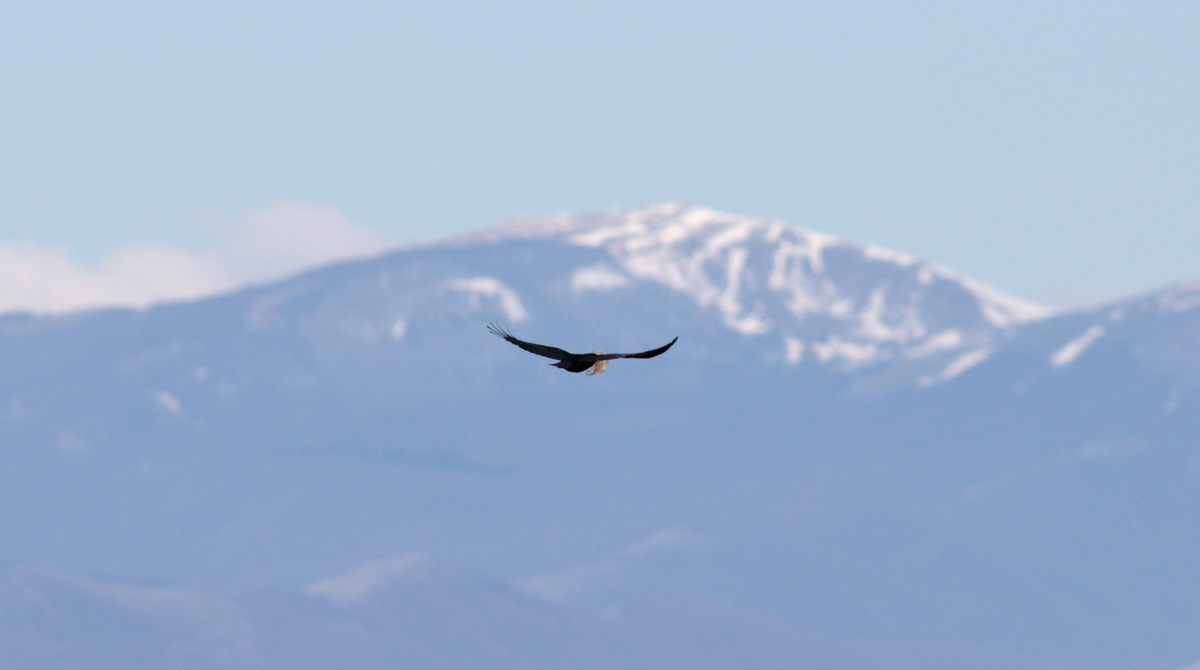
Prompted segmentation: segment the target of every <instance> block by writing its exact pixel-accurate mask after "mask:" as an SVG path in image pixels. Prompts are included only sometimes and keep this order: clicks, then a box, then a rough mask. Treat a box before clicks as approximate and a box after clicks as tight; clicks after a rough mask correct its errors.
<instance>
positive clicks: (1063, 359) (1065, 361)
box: [1050, 323, 1104, 368]
mask: <svg viewBox="0 0 1200 670" xmlns="http://www.w3.org/2000/svg"><path fill="white" fill-rule="evenodd" d="M1102 335H1104V326H1102V325H1100V324H1098V323H1097V324H1096V325H1094V326H1092V327H1091V328H1088V329H1087V330H1086V331H1084V333H1083V334H1082V335H1080V336H1079V337H1077V338H1075V339H1073V340H1071V341H1070V342H1067V343H1066V345H1064V346H1063V348H1061V349H1059V350H1058V351H1056V352H1054V355H1053V356H1051V357H1050V364H1051V365H1053V366H1054V367H1056V368H1061V367H1066V366H1067V365H1070V364H1071V362H1072V361H1074V360H1075V359H1076V358H1079V355H1080V354H1082V353H1083V352H1084V351H1087V348H1088V347H1090V346H1092V343H1093V342H1095V341H1096V340H1098V339H1100V336H1102Z"/></svg>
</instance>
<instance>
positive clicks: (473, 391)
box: [0, 205, 1200, 670]
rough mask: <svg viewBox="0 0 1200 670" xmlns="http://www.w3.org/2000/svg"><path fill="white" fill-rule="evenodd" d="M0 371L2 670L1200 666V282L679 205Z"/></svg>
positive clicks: (25, 359) (247, 301) (66, 334)
mask: <svg viewBox="0 0 1200 670" xmlns="http://www.w3.org/2000/svg"><path fill="white" fill-rule="evenodd" d="M491 321H498V322H500V323H502V324H504V325H505V326H507V327H508V328H509V329H511V331H512V332H513V334H514V335H516V336H517V337H519V338H521V339H524V340H529V341H533V342H539V343H546V344H551V345H553V346H557V347H561V348H563V349H566V350H568V351H574V352H586V351H592V350H598V349H602V350H605V351H628V352H634V351H643V350H646V349H649V348H652V347H657V346H660V345H661V344H662V343H664V342H668V341H670V340H671V338H673V337H675V336H678V337H679V340H678V342H677V343H676V344H675V345H674V347H673V348H672V349H671V350H670V351H669V352H667V353H666V354H664V355H662V356H659V357H657V358H654V359H651V360H647V361H625V360H616V361H613V362H612V364H611V365H610V367H609V368H608V371H607V373H606V374H604V375H598V376H595V377H592V378H586V377H585V376H584V375H570V374H564V373H563V372H562V371H560V370H557V369H555V368H553V367H551V366H549V365H546V362H547V361H546V360H545V359H540V358H537V357H533V356H530V355H529V354H527V353H525V352H522V351H520V350H518V349H517V348H515V347H513V346H512V345H509V344H507V343H505V342H503V341H501V340H500V339H498V338H495V337H492V336H491V335H489V334H488V333H487V331H486V330H485V326H486V324H488V323H489V322H491ZM0 372H2V374H0V435H2V439H3V448H2V449H0V459H3V462H2V467H0V505H2V506H3V509H4V510H5V511H4V513H3V514H0V537H2V538H3V539H4V542H3V544H2V545H0V546H2V551H3V553H2V554H0V559H2V560H3V561H4V562H5V563H6V564H7V565H8V566H9V567H7V568H4V569H3V571H0V666H9V665H11V666H13V667H29V668H41V667H45V668H50V667H62V666H64V664H65V665H70V664H72V663H74V662H75V660H77V659H80V658H88V659H92V666H93V667H107V666H105V665H104V664H105V663H108V664H109V665H111V666H112V667H188V668H191V667H195V668H209V667H213V668H215V667H222V668H242V667H245V668H260V667H261V668H266V667H313V668H317V667H344V662H345V660H346V659H357V661H356V662H360V663H361V664H366V665H369V664H371V663H395V664H399V665H403V666H405V667H429V668H435V667H436V668H441V667H446V668H450V667H458V668H463V667H467V668H471V667H479V668H483V667H495V668H503V667H513V668H542V667H545V668H551V667H597V668H599V667H629V668H660V667H668V666H673V665H678V666H686V667H696V668H714V669H715V668H746V667H761V668H777V667H778V668H793V667H802V668H807V667H814V668H816V667H820V668H847V669H850V668H862V669H867V668H898V667H899V668H904V667H913V668H918V667H919V668H941V667H944V668H978V669H980V670H982V669H983V668H1026V667H1027V668H1035V667H1036V668H1094V669H1097V670H1106V669H1113V670H1115V669H1117V668H1122V669H1126V668H1135V669H1140V668H1145V669H1147V670H1150V669H1156V670H1158V669H1161V670H1172V669H1176V668H1181V667H1184V666H1186V665H1188V664H1189V663H1192V662H1195V661H1196V660H1197V659H1200V627H1198V626H1197V622H1198V621H1200V606H1197V605H1196V603H1197V602H1200V576H1198V575H1200V572H1198V571H1197V570H1196V569H1195V567H1194V563H1195V559H1194V557H1195V556H1196V555H1197V554H1198V553H1200V523H1198V522H1200V420H1198V419H1197V417H1200V393H1198V389H1200V283H1197V284H1181V285H1178V286H1174V287H1170V288H1167V289H1164V290H1162V291H1158V292H1155V293H1151V294H1147V295H1143V296H1138V297H1135V298H1132V299H1128V300H1123V301H1119V302H1114V303H1112V304H1108V305H1104V306H1101V307H1097V308H1094V309H1086V310H1080V311H1074V312H1069V313H1060V314H1051V313H1050V312H1049V311H1047V310H1045V309H1043V308H1040V307H1038V306H1036V305H1032V304H1029V303H1026V302H1024V301H1021V300H1018V299H1016V298H1013V297H1010V296H1006V295H1004V294H1003V293H1001V292H998V291H995V290H992V289H989V288H988V287H985V286H982V285H980V284H978V283H975V282H973V281H970V280H968V279H966V278H964V277H960V276H958V275H955V274H954V273H951V272H948V271H946V270H944V269H941V268H938V267H937V266H934V265H931V264H928V263H923V262H920V261H917V260H914V259H911V258H908V257H905V256H902V255H899V254H895V253H891V252H887V251H884V250H880V249H876V248H872V247H867V246H862V245H857V244H852V243H849V242H845V241H841V240H838V239H835V238H832V237H829V236H826V235H821V234H818V233H814V232H810V231H806V230H803V229H800V228H796V227H793V226H789V225H785V224H782V223H774V222H767V221H759V220H755V219H749V218H746V217H740V216H735V215H730V214H723V213H719V212H713V211H710V210H705V209H701V208H693V207H682V206H674V205H664V206H659V207H654V208H649V209H645V210H640V211H633V212H607V213H601V214H596V215H590V216H569V215H559V216H552V217H543V218H537V219H530V220H526V221H519V222H516V223H512V224H507V225H503V226H498V227H495V228H491V229H488V230H485V231H483V232H481V233H479V234H476V235H472V236H468V237H463V238H457V239H452V240H448V241H443V242H438V243H433V244H428V245H423V246H419V247H412V248H408V249H402V250H398V251H394V252H390V253H387V254H384V255H382V256H379V257H376V258H371V259H365V260H359V261H353V262H346V263H339V264H336V265H332V266H328V267H325V268H321V269H318V270H315V271H311V272H307V273H305V274H302V275H299V276H296V277H293V278H290V279H288V280H285V281H281V282H277V283H272V284H269V285H262V286H255V287H251V288H246V289H243V290H239V291H237V292H234V293H230V294H227V295H221V296H215V297H211V298H207V299H204V300H200V301H196V302H191V303H177V304H165V305H158V306H155V307H151V308H148V309H145V310H142V311H133V310H124V309H112V310H98V311H91V312H83V313H77V314H71V315H67V316H60V317H35V316H31V315H23V314H11V315H7V316H3V317H0ZM130 650H135V651H130ZM72 654H75V655H74V656H73V655H72ZM105 654H108V656H105ZM130 654H133V655H130ZM73 659H75V660H73ZM97 659H100V660H97ZM103 659H110V660H103ZM137 659H142V660H137ZM139 663H140V664H141V665H139Z"/></svg>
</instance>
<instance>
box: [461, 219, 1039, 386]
mask: <svg viewBox="0 0 1200 670" xmlns="http://www.w3.org/2000/svg"><path fill="white" fill-rule="evenodd" d="M512 239H553V240H557V241H560V242H563V243H566V244H569V245H573V246H579V247H587V248H594V249H601V250H603V251H605V252H606V253H607V260H606V261H605V262H602V263H598V264H594V265H588V266H584V267H580V268H578V269H577V270H576V271H575V273H574V275H573V276H572V278H571V285H572V287H574V289H575V290H576V291H578V292H581V293H583V292H605V291H612V290H621V289H626V288H629V287H631V286H633V285H634V284H635V283H636V282H640V281H644V282H654V283H656V284H659V285H662V286H665V287H668V288H669V289H671V290H673V291H677V292H680V293H684V294H686V295H688V296H690V297H691V298H692V299H694V300H695V301H696V303H698V305H699V306H700V307H701V308H703V309H710V310H714V311H715V312H716V313H717V314H718V315H719V316H720V319H721V321H722V322H723V323H724V325H725V326H726V327H727V328H729V329H731V330H733V331H735V332H737V333H740V334H741V335H744V336H747V337H761V338H766V339H768V340H774V342H775V344H774V346H773V349H772V353H770V354H769V355H768V357H769V358H771V359H773V360H777V361H779V362H782V363H790V364H795V363H800V362H801V361H803V360H806V359H809V360H815V361H817V362H819V363H822V364H829V365H833V366H835V367H837V368H840V369H845V370H852V369H859V368H863V367H867V366H871V365H874V364H878V363H883V362H886V361H904V360H916V359H928V363H929V364H930V365H934V366H935V367H936V368H937V369H936V370H935V369H930V370H926V371H925V372H923V373H922V375H923V376H922V379H924V380H925V382H923V383H930V382H933V381H937V380H945V379H949V378H951V377H953V376H955V375H956V374H958V373H959V372H962V371H963V370H965V369H967V368H968V367H971V365H974V364H975V363H978V362H981V361H982V360H984V359H985V358H987V355H988V354H989V353H990V351H991V350H992V349H993V348H994V344H995V341H996V340H997V338H999V337H1001V336H1002V335H1003V334H1004V333H1005V332H1007V331H1008V330H1009V329H1010V328H1011V327H1012V326H1014V325H1017V324H1020V323H1024V322H1028V321H1032V320H1036V319H1040V318H1043V317H1045V316H1048V315H1049V314H1050V311H1049V310H1048V309H1046V308H1043V307H1041V306H1038V305H1035V304H1032V303H1029V302H1026V301H1023V300H1020V299H1018V298H1014V297H1012V296H1009V295H1007V294H1004V293H1003V292H1001V291H998V290H996V289H993V288H990V287H987V286H984V285H982V284H979V283H977V282H974V281H971V280H968V279H966V278H964V277H961V276H959V275H957V274H955V273H952V272H950V271H948V270H945V269H942V268H940V267H937V266H935V265H932V264H929V263H924V262H921V261H918V260H916V259H914V258H911V257H909V256H906V255H903V254H899V253H896V252H892V251H888V250H885V249H880V248H878V247H871V246H864V245H860V244H855V243H851V242H848V241H845V240H842V239H839V238H837V237H834V236H832V235H826V234H823V233H818V232H814V231H810V230H806V229H804V228H800V227H797V226H792V225H789V224H786V223H782V222H778V221H767V220H763V219H756V218H752V217H745V216H739V215H736V214H728V213H724V212H718V211H714V210H711V209H707V208H703V207H692V206H684V205H678V204H665V205H656V206H653V207H648V208H645V209H640V210H635V211H608V212H604V213H600V214H595V215H585V216H573V215H566V214H559V215H554V216H547V217H541V218H536V219H526V220H521V221H518V222H514V223H511V224H507V225H504V226H499V227H496V228H493V229H491V230H489V231H486V232H485V233H483V234H482V235H478V236H474V237H473V238H472V241H474V242H500V241H505V240H512ZM921 367H928V366H926V365H922V366H921Z"/></svg>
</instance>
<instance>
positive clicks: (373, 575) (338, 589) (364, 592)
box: [304, 554, 430, 606]
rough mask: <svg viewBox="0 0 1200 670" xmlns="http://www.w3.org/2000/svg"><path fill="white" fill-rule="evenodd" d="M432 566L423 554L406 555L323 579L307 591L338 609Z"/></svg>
mask: <svg viewBox="0 0 1200 670" xmlns="http://www.w3.org/2000/svg"><path fill="white" fill-rule="evenodd" d="M429 565H430V560H429V557H428V556H425V555H424V554H403V555H400V556H393V557H391V558H385V559H383V560H380V561H375V562H372V563H367V564H366V565H360V566H359V567H357V568H354V569H353V570H351V571H349V572H347V573H345V574H343V575H338V576H337V577H330V578H329V579H322V580H321V581H318V582H313V583H312V584H309V585H308V586H306V587H304V593H305V594H306V595H309V596H316V597H321V598H325V599H326V600H328V601H329V602H331V603H333V604H335V605H342V606H345V605H353V604H354V603H358V602H362V601H363V600H366V599H367V598H369V597H370V596H371V595H372V594H374V593H377V592H379V591H382V590H383V589H386V588H387V587H388V586H389V585H390V584H391V583H392V582H393V581H395V580H396V579H397V578H399V577H402V576H404V575H407V574H410V573H412V572H413V571H414V570H418V569H421V568H424V567H428V566H429Z"/></svg>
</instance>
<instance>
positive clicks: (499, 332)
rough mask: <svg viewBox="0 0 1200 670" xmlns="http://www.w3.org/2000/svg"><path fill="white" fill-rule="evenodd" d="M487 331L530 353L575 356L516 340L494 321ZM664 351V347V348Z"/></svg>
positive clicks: (560, 350) (558, 357)
mask: <svg viewBox="0 0 1200 670" xmlns="http://www.w3.org/2000/svg"><path fill="white" fill-rule="evenodd" d="M488 332H489V333H491V334H492V335H495V336H496V337H501V338H504V339H505V340H508V341H509V342H512V343H513V344H515V345H517V346H518V347H521V348H522V349H524V350H525V351H528V352H529V353H531V354H537V355H538V356H545V357H546V358H553V359H554V360H556V361H565V360H567V359H568V358H575V357H576V356H575V354H572V353H568V352H566V351H563V350H562V349H559V348H558V347H547V346H546V345H544V344H534V343H533V342H525V341H523V340H518V339H517V338H515V337H513V336H512V333H509V332H508V331H506V330H504V329H502V328H500V327H499V326H497V325H496V324H494V323H489V324H488ZM664 351H665V349H664ZM659 353H662V352H659Z"/></svg>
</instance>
